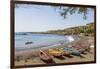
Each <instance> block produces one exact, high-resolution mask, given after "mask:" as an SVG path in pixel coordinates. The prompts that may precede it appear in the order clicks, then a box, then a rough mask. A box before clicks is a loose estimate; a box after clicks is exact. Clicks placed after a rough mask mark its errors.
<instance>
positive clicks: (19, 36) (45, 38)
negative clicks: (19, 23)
mask: <svg viewBox="0 0 100 69" xmlns="http://www.w3.org/2000/svg"><path fill="white" fill-rule="evenodd" d="M72 41H74V38H73V37H72V36H63V35H55V34H33V33H22V32H20V33H15V50H26V49H32V48H38V47H47V46H55V45H59V44H64V43H68V42H72ZM27 42H31V43H30V44H26V43H27Z"/></svg>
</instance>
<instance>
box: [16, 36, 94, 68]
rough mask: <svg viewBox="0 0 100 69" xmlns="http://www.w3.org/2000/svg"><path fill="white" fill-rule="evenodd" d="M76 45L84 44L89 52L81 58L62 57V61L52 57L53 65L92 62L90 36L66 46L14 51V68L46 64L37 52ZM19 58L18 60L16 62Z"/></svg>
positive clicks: (92, 44)
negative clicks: (88, 47) (87, 46)
mask: <svg viewBox="0 0 100 69" xmlns="http://www.w3.org/2000/svg"><path fill="white" fill-rule="evenodd" d="M76 44H77V45H78V44H84V45H90V46H91V48H90V52H85V53H84V54H81V55H82V56H83V57H79V56H75V55H71V56H72V57H67V56H64V59H59V58H55V57H53V61H54V63H73V62H89V61H94V59H95V58H94V55H95V53H94V48H95V47H94V46H95V45H94V37H91V36H85V37H80V40H78V41H73V42H71V43H68V44H62V45H58V46H49V47H43V48H37V49H31V50H27V51H26V50H25V51H15V66H22V65H38V64H47V63H46V62H44V61H42V60H41V59H40V57H39V50H43V51H47V50H48V49H51V48H66V47H68V46H70V45H76ZM18 58H20V60H18Z"/></svg>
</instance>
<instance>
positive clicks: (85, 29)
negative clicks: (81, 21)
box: [46, 23, 95, 35]
mask: <svg viewBox="0 0 100 69" xmlns="http://www.w3.org/2000/svg"><path fill="white" fill-rule="evenodd" d="M94 32H95V31H94V23H88V24H86V25H84V26H77V27H71V28H65V29H62V30H49V31H47V32H46V33H49V34H63V35H73V34H74V35H75V34H84V35H90V34H92V35H94Z"/></svg>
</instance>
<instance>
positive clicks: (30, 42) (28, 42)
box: [25, 42, 33, 45]
mask: <svg viewBox="0 0 100 69" xmlns="http://www.w3.org/2000/svg"><path fill="white" fill-rule="evenodd" d="M32 43H33V42H26V43H25V45H28V44H32Z"/></svg>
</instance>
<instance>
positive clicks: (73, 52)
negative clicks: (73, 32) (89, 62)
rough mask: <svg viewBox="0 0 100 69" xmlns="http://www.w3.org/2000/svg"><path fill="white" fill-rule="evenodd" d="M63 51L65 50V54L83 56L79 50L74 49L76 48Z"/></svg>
mask: <svg viewBox="0 0 100 69" xmlns="http://www.w3.org/2000/svg"><path fill="white" fill-rule="evenodd" d="M63 50H64V51H65V52H69V53H71V54H72V55H76V56H81V52H79V51H78V50H76V49H74V48H69V47H67V48H63Z"/></svg>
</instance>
